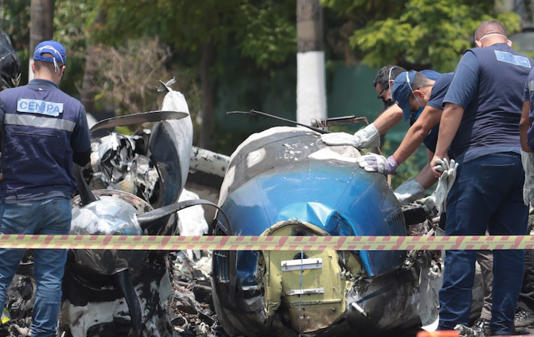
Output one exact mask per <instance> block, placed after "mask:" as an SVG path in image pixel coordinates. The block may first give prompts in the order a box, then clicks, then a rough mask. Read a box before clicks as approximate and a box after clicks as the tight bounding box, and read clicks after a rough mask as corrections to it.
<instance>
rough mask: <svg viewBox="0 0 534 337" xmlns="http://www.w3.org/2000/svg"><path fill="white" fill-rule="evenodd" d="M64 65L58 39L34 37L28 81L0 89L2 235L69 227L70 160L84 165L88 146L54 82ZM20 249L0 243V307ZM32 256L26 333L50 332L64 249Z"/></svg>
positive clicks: (76, 112)
mask: <svg viewBox="0 0 534 337" xmlns="http://www.w3.org/2000/svg"><path fill="white" fill-rule="evenodd" d="M65 63H66V53H65V48H64V47H63V46H62V45H61V44H60V43H58V42H56V41H44V42H41V43H39V44H38V45H37V47H35V51H34V54H33V62H32V64H31V67H32V70H33V72H34V74H35V79H33V80H32V81H31V82H30V83H29V84H27V85H25V86H22V87H18V88H13V89H6V90H4V91H2V92H0V120H1V121H2V124H3V129H2V135H1V146H2V163H1V172H2V174H3V179H2V180H1V181H0V214H1V218H0V233H2V234H68V233H69V230H70V221H71V207H70V199H71V197H72V196H73V194H74V192H75V191H76V184H75V179H74V177H73V172H72V170H73V161H74V162H76V163H77V164H78V165H81V166H84V165H85V164H87V163H88V162H89V157H90V153H91V151H90V150H91V146H90V139H89V130H88V127H87V119H86V116H85V109H84V107H83V106H82V104H81V103H80V102H79V101H78V100H76V99H75V98H73V97H71V96H69V95H67V94H65V93H64V92H62V91H61V90H60V89H59V88H58V84H59V82H60V80H61V77H62V76H63V72H64V71H65ZM23 254H24V250H22V249H4V248H2V249H0V307H3V306H4V305H5V302H6V288H7V286H8V285H9V284H10V283H11V280H12V278H13V275H14V273H15V271H16V269H17V266H18V264H19V261H20V260H21V258H22V256H23ZM33 257H34V277H35V280H36V282H37V289H36V295H35V304H34V307H33V316H32V326H31V335H32V336H40V337H45V336H46V337H51V336H55V335H56V328H57V318H58V313H59V309H60V306H61V280H62V278H63V272H64V266H65V261H66V257H67V252H66V250H63V249H61V250H60V249H36V250H34V252H33Z"/></svg>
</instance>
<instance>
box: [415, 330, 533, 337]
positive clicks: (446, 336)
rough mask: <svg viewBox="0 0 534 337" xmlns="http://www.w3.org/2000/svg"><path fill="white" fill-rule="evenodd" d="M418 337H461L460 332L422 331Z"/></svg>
mask: <svg viewBox="0 0 534 337" xmlns="http://www.w3.org/2000/svg"><path fill="white" fill-rule="evenodd" d="M417 337H460V333H459V332H458V331H454V330H451V331H433V332H430V331H421V332H419V333H417ZM486 337H492V336H486ZM495 337H497V336H495ZM499 337H534V336H533V335H519V336H518V335H515V336H499Z"/></svg>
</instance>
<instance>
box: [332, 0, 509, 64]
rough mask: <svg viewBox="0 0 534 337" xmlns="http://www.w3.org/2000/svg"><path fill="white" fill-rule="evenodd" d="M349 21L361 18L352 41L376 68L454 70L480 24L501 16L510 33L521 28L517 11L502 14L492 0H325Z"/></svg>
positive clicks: (364, 57) (362, 57)
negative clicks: (391, 65) (385, 65)
mask: <svg viewBox="0 0 534 337" xmlns="http://www.w3.org/2000/svg"><path fill="white" fill-rule="evenodd" d="M322 3H323V4H324V5H325V6H327V7H330V8H332V9H333V10H334V11H336V12H337V13H339V15H340V17H342V18H345V20H347V21H356V22H357V24H356V25H355V27H357V28H355V30H354V31H353V33H352V35H351V36H350V45H351V46H352V47H353V48H355V50H356V52H358V53H359V54H360V55H361V60H362V61H363V62H364V63H366V64H368V65H370V66H373V67H380V66H382V65H384V64H399V65H402V66H404V67H406V68H413V69H420V68H433V69H436V70H439V71H452V70H454V67H455V66H456V64H457V62H458V60H459V56H460V55H461V54H462V53H463V52H464V51H465V50H466V49H468V48H470V47H471V46H472V41H473V33H474V31H475V29H476V27H477V26H478V25H479V24H480V23H481V22H482V21H485V20H490V19H496V20H498V21H500V22H502V23H503V24H504V26H505V27H506V28H507V30H508V32H509V33H513V32H515V31H517V30H519V28H520V18H519V16H518V15H517V14H515V13H511V12H504V13H499V14H497V13H496V12H495V9H494V7H495V5H494V2H493V1H474V0H403V1H395V0H386V1H363V0H323V2H322Z"/></svg>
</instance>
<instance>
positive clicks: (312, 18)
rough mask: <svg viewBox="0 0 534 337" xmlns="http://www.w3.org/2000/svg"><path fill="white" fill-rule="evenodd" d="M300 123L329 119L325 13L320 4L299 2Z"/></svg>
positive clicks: (298, 90) (298, 66)
mask: <svg viewBox="0 0 534 337" xmlns="http://www.w3.org/2000/svg"><path fill="white" fill-rule="evenodd" d="M297 43H298V53H297V121H298V122H300V123H303V124H308V125H310V124H312V123H313V121H314V120H322V119H326V88H325V65H324V64H325V63H324V51H323V10H322V8H321V5H320V4H319V0H297Z"/></svg>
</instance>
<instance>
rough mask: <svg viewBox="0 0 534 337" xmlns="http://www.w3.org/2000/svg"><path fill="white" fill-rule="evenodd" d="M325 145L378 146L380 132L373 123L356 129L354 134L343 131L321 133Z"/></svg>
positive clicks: (358, 147)
mask: <svg viewBox="0 0 534 337" xmlns="http://www.w3.org/2000/svg"><path fill="white" fill-rule="evenodd" d="M321 140H322V141H323V142H324V143H325V144H327V145H332V146H336V145H348V146H354V147H355V148H357V149H360V148H371V147H378V146H380V133H379V132H378V130H377V129H376V127H375V126H374V125H373V124H369V125H367V126H366V127H364V128H363V129H360V130H358V131H357V132H356V133H355V134H354V135H351V134H348V133H345V132H332V133H326V134H323V135H321Z"/></svg>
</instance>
